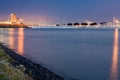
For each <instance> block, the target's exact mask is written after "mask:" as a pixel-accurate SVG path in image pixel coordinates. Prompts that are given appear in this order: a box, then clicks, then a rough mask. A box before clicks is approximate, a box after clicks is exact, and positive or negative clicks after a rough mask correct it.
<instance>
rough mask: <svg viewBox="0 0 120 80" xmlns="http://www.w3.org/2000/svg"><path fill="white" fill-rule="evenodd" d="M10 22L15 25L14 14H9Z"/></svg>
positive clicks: (15, 18) (15, 17)
mask: <svg viewBox="0 0 120 80" xmlns="http://www.w3.org/2000/svg"><path fill="white" fill-rule="evenodd" d="M10 21H11V23H17V16H16V14H10Z"/></svg>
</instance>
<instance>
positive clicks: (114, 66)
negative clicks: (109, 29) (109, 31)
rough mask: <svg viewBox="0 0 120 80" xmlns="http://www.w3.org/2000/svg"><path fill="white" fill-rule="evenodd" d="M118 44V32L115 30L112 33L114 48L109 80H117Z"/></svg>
mask: <svg viewBox="0 0 120 80" xmlns="http://www.w3.org/2000/svg"><path fill="white" fill-rule="evenodd" d="M118 43H119V31H118V29H117V28H116V29H115V32H114V46H113V56H112V66H111V75H110V80H118V51H119V45H118Z"/></svg>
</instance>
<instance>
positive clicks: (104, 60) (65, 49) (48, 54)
mask: <svg viewBox="0 0 120 80" xmlns="http://www.w3.org/2000/svg"><path fill="white" fill-rule="evenodd" d="M119 36H120V35H119V31H118V29H55V28H52V29H47V28H44V29H43V28H42V29H0V41H1V42H3V43H6V44H5V45H7V46H8V47H9V48H11V49H14V50H15V51H16V52H18V53H19V54H20V55H22V56H25V57H27V58H28V59H30V60H32V61H35V62H37V63H39V64H42V65H43V66H46V67H47V68H49V69H50V70H52V71H54V72H55V73H57V74H59V75H61V76H63V77H65V78H66V80H120V76H119V75H120V69H119V66H120V63H119V61H120V59H119Z"/></svg>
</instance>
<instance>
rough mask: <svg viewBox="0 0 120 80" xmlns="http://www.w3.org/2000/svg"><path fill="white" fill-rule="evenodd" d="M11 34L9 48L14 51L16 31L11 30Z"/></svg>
mask: <svg viewBox="0 0 120 80" xmlns="http://www.w3.org/2000/svg"><path fill="white" fill-rule="evenodd" d="M9 34H10V37H9V46H10V48H11V49H14V29H13V28H11V29H9Z"/></svg>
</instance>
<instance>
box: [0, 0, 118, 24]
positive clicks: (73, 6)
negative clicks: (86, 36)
mask: <svg viewBox="0 0 120 80" xmlns="http://www.w3.org/2000/svg"><path fill="white" fill-rule="evenodd" d="M10 13H16V14H17V16H19V17H21V18H24V20H25V21H26V22H30V21H33V22H48V23H58V22H59V23H64V22H82V21H85V20H92V21H98V22H100V21H111V20H112V18H113V16H116V17H117V18H118V19H120V0H0V21H1V20H8V18H9V14H10Z"/></svg>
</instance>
